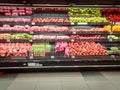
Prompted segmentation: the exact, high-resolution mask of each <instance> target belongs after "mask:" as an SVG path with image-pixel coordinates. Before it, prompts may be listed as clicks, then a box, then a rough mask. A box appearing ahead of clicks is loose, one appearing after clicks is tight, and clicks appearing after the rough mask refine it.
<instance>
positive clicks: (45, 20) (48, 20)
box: [32, 18, 69, 22]
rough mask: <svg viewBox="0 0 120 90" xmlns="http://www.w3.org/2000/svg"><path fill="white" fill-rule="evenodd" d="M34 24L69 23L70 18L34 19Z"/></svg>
mask: <svg viewBox="0 0 120 90" xmlns="http://www.w3.org/2000/svg"><path fill="white" fill-rule="evenodd" d="M32 22H69V20H68V18H33V20H32Z"/></svg>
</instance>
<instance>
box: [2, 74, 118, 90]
mask: <svg viewBox="0 0 120 90" xmlns="http://www.w3.org/2000/svg"><path fill="white" fill-rule="evenodd" d="M0 90H120V72H46V73H43V72H40V73H19V74H5V75H3V76H0Z"/></svg>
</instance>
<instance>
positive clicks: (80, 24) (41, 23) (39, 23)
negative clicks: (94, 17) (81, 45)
mask: <svg viewBox="0 0 120 90" xmlns="http://www.w3.org/2000/svg"><path fill="white" fill-rule="evenodd" d="M31 24H32V25H37V26H40V25H41V26H42V25H65V26H76V25H77V26H88V25H90V26H91V25H93V26H96V25H97V26H98V25H99V26H101V25H108V24H111V23H110V22H32V23H31Z"/></svg>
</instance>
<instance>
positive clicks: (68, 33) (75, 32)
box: [0, 30, 120, 35]
mask: <svg viewBox="0 0 120 90" xmlns="http://www.w3.org/2000/svg"><path fill="white" fill-rule="evenodd" d="M0 33H28V34H31V35H40V34H51V33H52V34H58V33H59V34H62V35H110V33H109V32H106V31H70V30H69V31H67V32H60V31H49V30H48V31H35V32H33V31H14V30H11V31H7V30H6V31H0ZM113 34H114V35H115V34H116V35H117V34H120V32H115V33H113Z"/></svg>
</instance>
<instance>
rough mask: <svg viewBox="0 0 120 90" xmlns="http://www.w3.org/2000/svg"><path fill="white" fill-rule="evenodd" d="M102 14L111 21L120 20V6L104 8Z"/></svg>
mask: <svg viewBox="0 0 120 90" xmlns="http://www.w3.org/2000/svg"><path fill="white" fill-rule="evenodd" d="M102 14H103V16H105V17H106V18H107V19H108V20H109V21H120V8H103V9H102Z"/></svg>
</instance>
